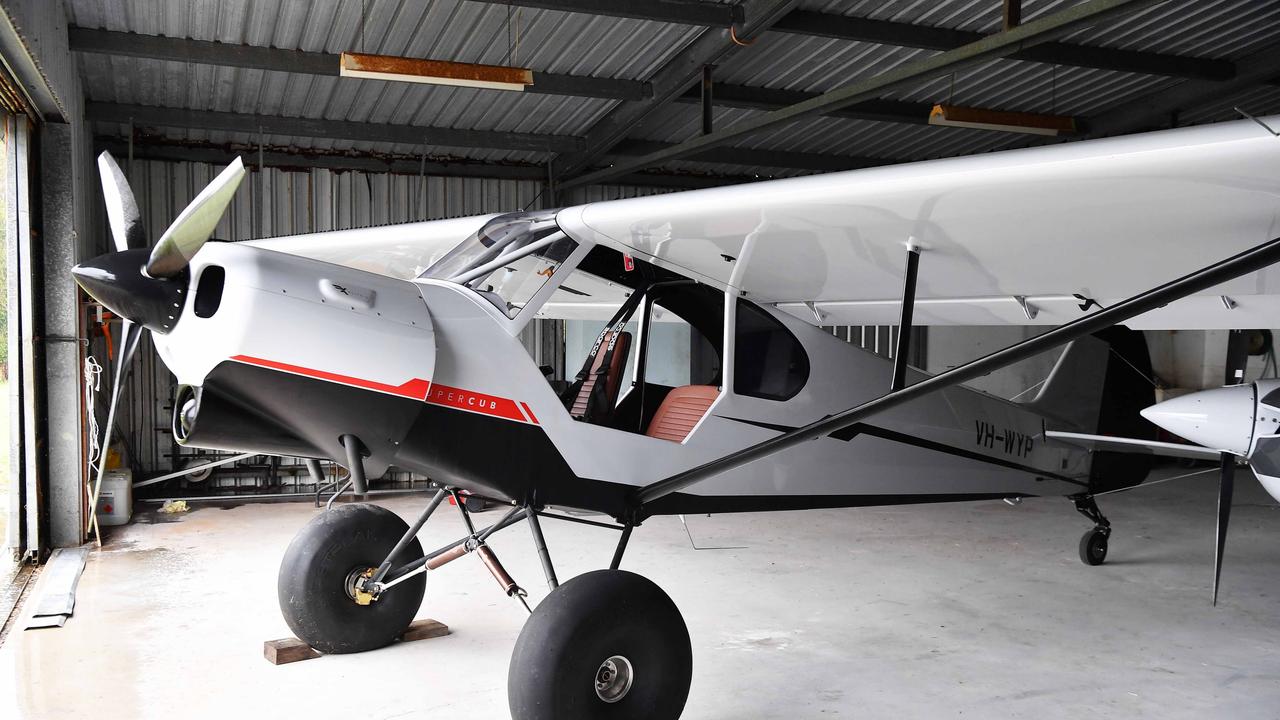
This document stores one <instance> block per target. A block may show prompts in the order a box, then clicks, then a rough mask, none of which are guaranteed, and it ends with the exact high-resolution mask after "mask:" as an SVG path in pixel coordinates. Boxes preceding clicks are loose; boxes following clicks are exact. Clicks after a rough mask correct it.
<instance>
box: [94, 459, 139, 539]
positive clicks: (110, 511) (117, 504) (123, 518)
mask: <svg viewBox="0 0 1280 720" xmlns="http://www.w3.org/2000/svg"><path fill="white" fill-rule="evenodd" d="M132 516H133V471H132V470H108V471H107V472H106V473H105V474H104V475H103V476H102V490H101V491H100V492H99V493H98V523H99V524H101V525H104V526H106V525H125V524H127V523H128V522H129V518H130V517H132Z"/></svg>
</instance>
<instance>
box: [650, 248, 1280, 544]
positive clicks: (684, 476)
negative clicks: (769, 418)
mask: <svg viewBox="0 0 1280 720" xmlns="http://www.w3.org/2000/svg"><path fill="white" fill-rule="evenodd" d="M1276 262H1280V238H1275V239H1273V240H1271V241H1269V242H1266V243H1263V244H1262V245H1258V246H1257V247H1254V248H1252V249H1250V250H1246V251H1244V252H1242V253H1240V254H1238V255H1234V256H1232V257H1229V258H1227V259H1225V260H1221V261H1219V262H1217V263H1214V264H1213V265H1209V266H1207V267H1204V268H1201V269H1200V270H1197V271H1195V272H1193V273H1191V274H1189V275H1184V276H1183V277H1180V278H1178V279H1177V280H1173V281H1170V282H1168V283H1165V284H1164V285H1161V286H1159V287H1156V288H1152V289H1151V290H1148V291H1146V292H1144V293H1141V294H1139V295H1135V296H1133V297H1131V298H1129V299H1128V300H1125V301H1124V302H1120V303H1116V304H1115V305H1112V306H1111V307H1109V308H1106V309H1104V310H1099V311H1098V312H1095V313H1094V314H1092V315H1086V316H1084V317H1082V318H1079V319H1077V320H1073V321H1071V322H1069V323H1067V324H1066V325H1062V326H1059V327H1057V328H1054V329H1053V330H1050V331H1049V332H1047V333H1045V334H1043V335H1039V336H1036V337H1033V338H1030V339H1028V340H1024V341H1022V342H1020V343H1016V344H1014V345H1010V346H1009V347H1007V348H1004V349H1003V350H997V351H995V352H993V353H991V354H989V355H985V356H983V357H980V358H978V359H977V360H973V361H970V362H968V363H965V364H964V365H960V366H957V367H955V368H952V369H951V370H947V371H946V372H943V373H940V374H938V375H934V376H933V377H931V378H927V379H925V380H921V381H920V382H918V383H916V384H915V385H910V386H907V387H904V388H902V389H901V390H894V391H891V392H889V393H888V394H886V395H882V396H880V397H879V398H876V399H875V400H871V401H869V402H865V403H863V404H861V405H859V406H857V407H854V408H850V409H848V410H845V411H843V412H840V413H836V414H835V415H831V416H828V417H826V418H823V419H821V420H818V421H816V422H812V423H810V424H808V425H805V426H804V427H801V428H797V429H796V430H792V431H790V432H786V433H783V434H781V435H778V436H777V437H773V438H770V439H768V440H765V441H764V442H761V443H758V444H756V445H751V446H749V447H746V448H743V449H741V450H738V451H737V452H733V453H730V454H728V455H725V456H724V457H722V458H718V459H716V460H712V461H710V462H707V463H704V464H702V465H699V466H698V467H695V468H691V469H689V470H685V471H684V472H681V473H677V474H675V475H672V476H671V477H668V478H664V479H662V480H658V481H657V482H654V483H651V484H649V485H645V486H644V487H641V488H637V489H636V490H635V491H634V492H633V494H632V495H631V498H630V504H631V508H630V511H631V513H632V514H633V515H634V516H635V519H640V518H643V517H644V515H645V506H646V505H648V504H650V503H652V502H654V501H656V500H658V499H660V498H663V497H666V496H667V495H670V494H671V493H674V492H679V491H680V490H683V489H684V488H686V487H689V486H690V485H693V484H694V483H697V482H701V481H702V480H705V479H707V478H709V477H711V476H713V475H718V474H720V473H722V472H726V471H729V470H732V469H734V468H737V467H741V466H742V465H746V464H747V463H749V462H752V461H754V460H758V459H760V458H763V457H767V456H769V455H773V454H774V453H779V452H782V451H783V450H787V449H789V448H792V447H795V446H796V445H800V444H802V443H805V442H807V441H809V440H817V439H818V438H821V437H823V436H825V435H827V434H829V433H832V432H835V431H836V430H840V429H842V428H846V427H849V426H850V425H854V424H856V423H859V422H861V421H862V420H864V419H866V418H868V417H870V416H872V415H875V414H877V413H881V412H884V411H885V410H889V409H890V408H895V407H897V406H899V405H902V404H904V403H907V402H910V401H912V400H915V399H917V398H920V397H923V396H925V395H928V394H929V393H932V392H937V391H939V390H942V389H945V388H949V387H951V386H953V385H959V384H960V383H963V382H966V381H968V380H972V379H974V378H978V377H982V376H983V375H986V374H988V373H991V372H993V371H995V370H999V369H1000V368H1003V367H1006V366H1008V365H1012V364H1014V363H1016V362H1018V361H1020V360H1025V359H1027V358H1029V357H1032V356H1033V355H1038V354H1039V353H1042V352H1044V351H1046V350H1049V349H1051V348H1054V347H1057V346H1059V345H1063V344H1065V343H1067V342H1070V341H1072V340H1075V339H1076V338H1079V337H1083V336H1085V335H1089V334H1090V333H1094V332H1097V331H1099V330H1103V329H1105V328H1108V327H1111V326H1112V325H1118V324H1120V323H1122V322H1124V321H1126V320H1128V319H1130V318H1133V317H1135V316H1137V315H1141V314H1142V313H1145V312H1148V311H1151V310H1154V309H1156V308H1158V307H1161V306H1164V305H1168V304H1169V303H1171V302H1173V301H1175V300H1178V299H1180V298H1183V297H1186V296H1187V295H1191V294H1193V293H1197V292H1200V291H1202V290H1207V289H1209V288H1211V287H1213V286H1215V285H1219V284H1221V283H1224V282H1226V281H1228V280H1232V279H1234V278H1237V277H1240V276H1241V275H1246V274H1248V273H1251V272H1256V271H1258V270H1261V269H1262V268H1265V267H1267V266H1269V265H1272V264H1274V263H1276Z"/></svg>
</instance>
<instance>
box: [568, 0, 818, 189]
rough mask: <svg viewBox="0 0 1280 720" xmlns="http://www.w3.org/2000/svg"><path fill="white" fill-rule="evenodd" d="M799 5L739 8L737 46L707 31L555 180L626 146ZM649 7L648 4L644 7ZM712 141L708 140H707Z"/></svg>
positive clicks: (753, 0) (758, 3) (610, 119)
mask: <svg viewBox="0 0 1280 720" xmlns="http://www.w3.org/2000/svg"><path fill="white" fill-rule="evenodd" d="M796 2H797V0H744V2H742V3H741V4H739V5H735V6H734V7H739V8H741V9H742V11H743V13H744V16H745V17H746V25H745V27H743V28H742V29H741V30H739V31H736V37H737V39H738V42H734V35H731V33H730V32H729V31H728V30H719V29H713V30H706V31H704V32H703V33H702V34H701V35H699V36H698V37H697V38H696V39H695V40H694V41H693V42H691V43H689V44H688V45H687V46H685V48H684V49H683V50H681V51H680V52H678V53H676V54H675V55H674V56H673V57H671V59H669V60H668V61H667V62H666V64H665V65H663V66H662V69H660V70H658V71H657V72H656V73H655V74H654V75H653V77H652V78H650V81H649V83H650V85H651V86H652V88H653V97H651V98H649V99H647V100H642V101H632V102H623V103H620V104H619V105H618V106H617V107H615V108H614V109H613V110H611V111H609V113H608V114H607V115H605V116H604V117H603V118H601V119H600V120H599V121H598V122H597V123H596V124H595V125H594V126H592V128H591V129H590V130H588V131H587V135H586V141H587V146H586V150H584V151H581V152H576V153H569V154H564V155H561V156H559V157H557V158H555V160H554V161H553V162H552V168H553V169H554V172H555V175H556V176H557V177H562V176H566V175H572V174H574V173H580V172H583V171H584V170H585V169H587V168H588V167H590V166H592V165H594V164H595V163H596V162H597V161H598V160H600V158H602V157H604V156H605V154H606V153H608V152H609V151H610V150H611V149H613V147H614V146H615V145H617V144H618V143H619V142H622V140H623V139H625V138H626V137H627V135H628V134H629V133H630V132H631V130H632V129H633V128H635V127H636V126H637V125H639V124H640V123H641V122H642V121H643V120H644V119H645V118H647V117H649V115H650V114H651V113H652V112H654V111H655V110H657V109H658V108H660V107H662V106H663V105H666V104H667V103H668V102H670V101H672V100H675V99H676V98H678V97H679V96H680V95H682V94H683V93H684V92H685V91H686V90H688V89H689V88H690V87H691V86H693V84H694V83H696V82H698V81H699V80H701V78H702V68H703V67H704V66H706V65H713V64H715V63H717V62H722V61H724V60H725V59H726V58H728V57H729V56H731V55H732V54H733V53H734V52H735V51H736V50H740V49H741V44H740V43H743V42H750V39H751V38H753V37H755V36H757V35H758V34H759V33H761V32H763V31H764V30H766V29H768V27H769V26H770V25H772V24H773V23H774V22H776V21H777V20H778V18H780V17H782V16H783V15H785V14H786V13H787V12H788V11H790V10H791V9H792V8H793V7H794V6H795V4H796ZM641 4H642V5H644V6H646V7H647V6H648V5H649V3H641ZM708 137H709V136H708Z"/></svg>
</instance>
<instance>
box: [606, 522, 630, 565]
mask: <svg viewBox="0 0 1280 720" xmlns="http://www.w3.org/2000/svg"><path fill="white" fill-rule="evenodd" d="M633 527H635V526H634V525H631V524H628V525H627V526H626V527H624V528H622V537H620V538H618V547H616V548H614V550H613V560H611V561H610V562H609V569H610V570H617V569H618V566H619V565H621V564H622V553H624V552H626V551H627V541H629V540H630V539H631V529H632V528H633Z"/></svg>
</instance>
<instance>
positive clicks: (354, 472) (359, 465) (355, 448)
mask: <svg viewBox="0 0 1280 720" xmlns="http://www.w3.org/2000/svg"><path fill="white" fill-rule="evenodd" d="M342 448H343V449H344V450H346V451H347V472H349V473H351V479H352V480H354V481H355V485H356V495H358V496H361V495H364V494H365V493H367V492H369V481H368V480H367V479H365V476H364V456H363V454H362V453H361V452H360V438H357V437H356V436H355V435H352V434H350V433H348V434H346V435H343V436H342Z"/></svg>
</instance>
